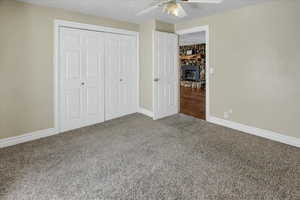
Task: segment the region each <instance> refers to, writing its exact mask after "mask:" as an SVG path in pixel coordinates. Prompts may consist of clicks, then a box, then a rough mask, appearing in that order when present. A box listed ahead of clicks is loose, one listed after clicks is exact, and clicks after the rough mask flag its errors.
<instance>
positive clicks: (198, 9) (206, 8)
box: [19, 0, 271, 23]
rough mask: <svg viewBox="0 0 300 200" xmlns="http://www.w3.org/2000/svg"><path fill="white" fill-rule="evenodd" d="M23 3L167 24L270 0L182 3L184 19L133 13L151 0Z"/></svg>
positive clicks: (30, 0)
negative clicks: (154, 20)
mask: <svg viewBox="0 0 300 200" xmlns="http://www.w3.org/2000/svg"><path fill="white" fill-rule="evenodd" d="M19 1H23V2H28V3H33V4H38V5H44V6H49V7H56V8H64V9H67V10H72V11H77V12H81V13H85V14H89V15H96V16H100V17H108V18H112V19H117V20H122V21H128V22H134V23H140V22H143V21H147V20H150V19H157V20H161V21H164V22H169V23H179V22H183V21H185V20H189V19H193V18H197V17H203V16H207V15H212V14H214V13H218V12H223V11H226V10H230V9H234V8H239V7H243V6H247V5H251V4H255V3H262V2H266V1H271V0H223V3H221V4H189V5H183V7H184V8H185V10H186V11H187V13H188V16H187V17H185V18H181V19H179V18H176V17H173V16H169V15H167V14H164V13H162V12H161V8H157V9H156V10H154V11H152V12H150V13H148V14H145V15H142V16H138V17H137V16H136V13H137V12H138V11H140V10H142V9H143V8H145V7H147V6H148V5H149V4H150V3H151V2H153V0H19Z"/></svg>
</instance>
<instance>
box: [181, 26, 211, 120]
mask: <svg viewBox="0 0 300 200" xmlns="http://www.w3.org/2000/svg"><path fill="white" fill-rule="evenodd" d="M203 31H204V32H205V40H206V50H205V52H206V55H205V56H206V58H205V59H206V66H205V76H206V84H205V85H206V95H205V98H206V99H205V112H206V113H205V114H206V120H207V121H209V119H210V101H209V99H210V84H209V83H210V75H211V74H212V73H213V71H212V68H211V67H210V64H209V25H204V26H197V27H193V28H189V29H183V30H178V31H176V34H178V35H184V34H189V33H196V32H203ZM178 55H179V51H178ZM178 69H179V68H178ZM179 70H180V69H179ZM179 74H180V73H179ZM178 84H180V83H178ZM179 89H180V87H179ZM178 102H179V104H178V105H179V106H180V95H179V97H178Z"/></svg>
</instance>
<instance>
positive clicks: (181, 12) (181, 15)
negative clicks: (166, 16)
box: [177, 4, 187, 18]
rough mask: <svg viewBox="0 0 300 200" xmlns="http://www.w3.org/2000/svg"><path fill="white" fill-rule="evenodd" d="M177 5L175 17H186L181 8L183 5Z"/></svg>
mask: <svg viewBox="0 0 300 200" xmlns="http://www.w3.org/2000/svg"><path fill="white" fill-rule="evenodd" d="M177 6H178V9H177V10H178V15H177V17H179V18H183V17H186V16H187V14H186V12H185V10H184V9H183V7H182V6H181V5H180V4H178V5H177Z"/></svg>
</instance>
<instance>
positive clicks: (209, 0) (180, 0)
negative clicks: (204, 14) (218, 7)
mask: <svg viewBox="0 0 300 200" xmlns="http://www.w3.org/2000/svg"><path fill="white" fill-rule="evenodd" d="M222 1H223V0H178V1H177V2H178V3H222Z"/></svg>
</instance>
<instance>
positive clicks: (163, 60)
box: [153, 31, 179, 119]
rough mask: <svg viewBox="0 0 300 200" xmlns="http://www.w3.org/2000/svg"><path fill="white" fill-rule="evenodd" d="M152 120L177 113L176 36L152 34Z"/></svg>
mask: <svg viewBox="0 0 300 200" xmlns="http://www.w3.org/2000/svg"><path fill="white" fill-rule="evenodd" d="M153 68H154V69H153V77H154V80H153V90H154V92H153V93H154V94H153V98H154V119H159V118H163V117H167V116H170V115H173V114H176V113H178V93H179V91H178V90H179V87H178V85H179V75H178V36H177V35H176V34H171V33H164V32H158V31H155V32H154V67H153Z"/></svg>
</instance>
